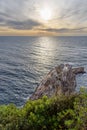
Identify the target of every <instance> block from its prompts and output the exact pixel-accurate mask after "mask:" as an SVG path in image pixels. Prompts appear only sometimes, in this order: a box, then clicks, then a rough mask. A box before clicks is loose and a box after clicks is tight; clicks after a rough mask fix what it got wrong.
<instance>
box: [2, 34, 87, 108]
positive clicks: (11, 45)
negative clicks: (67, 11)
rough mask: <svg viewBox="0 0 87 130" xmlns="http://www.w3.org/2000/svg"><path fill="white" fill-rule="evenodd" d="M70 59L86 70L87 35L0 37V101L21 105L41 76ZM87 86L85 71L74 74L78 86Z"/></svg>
mask: <svg viewBox="0 0 87 130" xmlns="http://www.w3.org/2000/svg"><path fill="white" fill-rule="evenodd" d="M62 63H63V64H65V63H69V64H71V65H72V66H73V67H78V66H83V67H84V68H85V70H86V71H87V37H86V36H84V37H83V36H81V37H74V36H73V37H33V36H32V37H16V36H15V37H13V36H12V37H10V36H5V37H3V36H1V37H0V105H2V104H9V103H14V104H15V105H17V106H22V105H24V103H25V102H26V101H27V100H28V99H29V97H30V96H31V95H32V93H33V92H34V91H35V88H36V87H37V86H38V85H39V83H40V81H41V80H42V79H43V78H44V76H45V75H46V74H47V73H48V72H49V71H50V70H51V69H52V68H53V67H55V66H57V65H59V64H62ZM81 86H85V87H87V73H85V74H83V75H81V74H80V75H78V76H77V88H76V91H79V90H80V87H81Z"/></svg>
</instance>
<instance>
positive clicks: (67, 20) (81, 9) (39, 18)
mask: <svg viewBox="0 0 87 130" xmlns="http://www.w3.org/2000/svg"><path fill="white" fill-rule="evenodd" d="M0 35H1V36H4V35H11V36H13V35H15V36H16V35H17V36H18V35H23V36H28V35H29V36H31V35H35V36H43V35H46V36H73V35H74V36H76V35H77V36H81V35H82V36H85V35H87V0H0Z"/></svg>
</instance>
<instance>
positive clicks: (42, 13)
mask: <svg viewBox="0 0 87 130" xmlns="http://www.w3.org/2000/svg"><path fill="white" fill-rule="evenodd" d="M40 16H41V18H42V19H43V20H45V21H48V20H50V19H51V17H52V12H51V10H50V9H49V8H44V9H42V10H40Z"/></svg>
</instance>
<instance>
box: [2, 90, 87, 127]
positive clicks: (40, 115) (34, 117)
mask: <svg viewBox="0 0 87 130" xmlns="http://www.w3.org/2000/svg"><path fill="white" fill-rule="evenodd" d="M67 129H68V130H86V129H87V92H83V91H82V92H81V94H75V95H70V96H63V95H62V96H60V97H53V98H47V97H46V96H44V97H43V98H42V99H38V100H35V101H31V100H29V101H27V103H26V104H25V105H24V106H23V108H17V107H16V106H15V105H12V104H10V105H3V106H0V130H67Z"/></svg>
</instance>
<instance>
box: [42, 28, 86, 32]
mask: <svg viewBox="0 0 87 130" xmlns="http://www.w3.org/2000/svg"><path fill="white" fill-rule="evenodd" d="M84 29H87V27H81V28H73V29H69V28H60V29H55V28H47V29H40V31H47V32H54V33H73V32H74V33H75V32H80V31H82V32H83V31H84Z"/></svg>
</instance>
